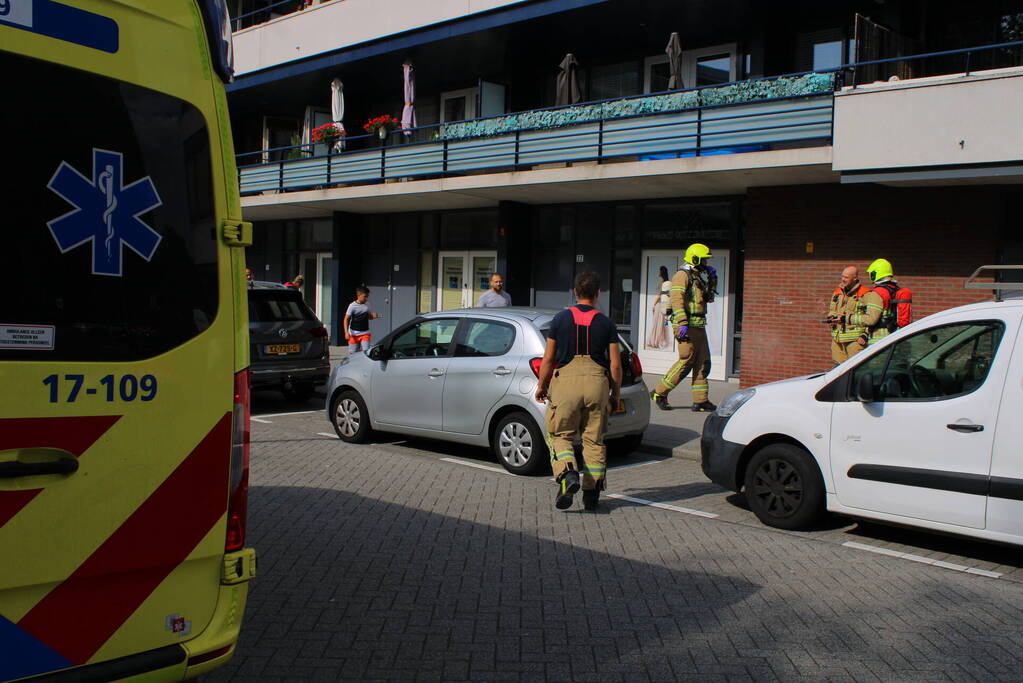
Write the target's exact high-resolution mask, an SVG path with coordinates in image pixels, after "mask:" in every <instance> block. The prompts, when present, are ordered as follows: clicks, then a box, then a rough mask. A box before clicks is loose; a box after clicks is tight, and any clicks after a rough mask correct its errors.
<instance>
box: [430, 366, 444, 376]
mask: <svg viewBox="0 0 1023 683" xmlns="http://www.w3.org/2000/svg"><path fill="white" fill-rule="evenodd" d="M443 374H444V371H443V370H438V369H437V368H434V369H432V370H430V371H429V372H428V373H426V376H427V377H441V376H443Z"/></svg>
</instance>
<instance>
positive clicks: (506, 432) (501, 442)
mask: <svg viewBox="0 0 1023 683" xmlns="http://www.w3.org/2000/svg"><path fill="white" fill-rule="evenodd" d="M490 447H491V450H493V451H494V455H496V456H497V459H498V460H499V461H500V462H501V464H502V465H503V466H504V469H506V470H508V471H509V472H511V473H512V474H529V473H531V472H535V471H536V470H537V469H539V468H540V467H541V466H542V465H543V464H544V463H546V462H549V459H550V454H549V451H548V450H547V444H546V443H545V442H544V439H543V434H542V433H541V432H540V428H539V427H537V426H536V422H534V421H533V418H531V417H530V416H529V415H527V414H526V413H524V412H521V411H515V412H514V413H508V414H507V415H505V416H504V417H502V418H501V421H500V422H498V423H497V426H496V427H494V431H493V433H492V434H491V437H490Z"/></svg>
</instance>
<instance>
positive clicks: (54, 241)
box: [0, 51, 218, 361]
mask: <svg viewBox="0 0 1023 683" xmlns="http://www.w3.org/2000/svg"><path fill="white" fill-rule="evenodd" d="M0 72H2V73H3V74H4V78H5V83H4V88H5V92H6V93H7V95H8V97H7V100H6V102H7V104H5V106H4V107H2V108H0V130H4V131H5V132H6V133H7V134H8V138H9V139H10V140H12V141H14V142H15V144H19V143H20V145H21V147H20V148H19V149H16V150H14V153H12V154H10V155H8V158H7V164H8V166H7V169H8V172H7V173H6V174H5V175H4V182H3V183H0V201H2V205H3V211H4V226H5V229H4V231H3V233H2V235H3V240H4V243H3V245H2V248H0V272H3V273H4V280H5V282H7V283H8V286H9V287H10V286H13V288H14V289H13V290H12V291H9V292H8V294H9V295H8V296H5V297H3V301H2V303H0V360H31V361H50V360H63V361H100V360H113V361H117V360H120V361H130V360H138V359H142V358H149V357H152V356H155V355H157V354H160V353H163V352H165V351H168V350H170V349H173V348H175V347H177V346H180V345H181V344H183V343H184V342H186V341H188V340H189V339H191V338H193V337H195V336H196V335H198V334H200V333H202V332H203V330H205V329H207V328H208V327H209V326H210V324H211V323H212V322H213V319H214V318H215V317H216V314H217V301H218V278H217V243H216V221H215V217H214V208H213V175H212V170H211V164H210V141H209V132H208V130H207V127H206V123H205V120H204V119H203V116H202V114H201V113H200V112H199V110H198V109H196V108H195V107H193V106H192V105H190V104H189V103H187V102H185V101H183V100H180V99H177V98H175V97H171V96H169V95H165V94H162V93H159V92H156V91H154V90H149V89H146V88H141V87H138V86H135V85H131V84H128V83H121V82H118V81H115V80H111V79H107V78H104V77H101V76H97V75H94V74H88V73H84V72H80V71H77V70H75V69H71V68H69V67H65V66H59V65H55V64H50V63H47V62H42V61H37V60H34V59H29V58H26V57H21V56H18V55H12V54H10V53H6V52H2V51H0ZM12 330H14V331H13V332H12ZM17 332H21V333H23V334H20V335H17V334H16V333H17ZM33 334H34V335H35V337H34V338H30V337H32V335H33ZM26 335H28V336H27V337H26ZM15 336H18V338H17V339H13V341H12V339H11V338H13V337H15Z"/></svg>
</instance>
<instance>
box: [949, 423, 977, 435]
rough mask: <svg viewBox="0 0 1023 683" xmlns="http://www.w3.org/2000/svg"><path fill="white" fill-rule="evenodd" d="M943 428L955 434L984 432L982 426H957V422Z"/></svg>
mask: <svg viewBox="0 0 1023 683" xmlns="http://www.w3.org/2000/svg"><path fill="white" fill-rule="evenodd" d="M945 426H946V427H948V428H949V429H951V430H953V431H956V432H964V433H969V432H982V431H984V425H975V424H959V423H958V422H953V423H952V424H949V425H945Z"/></svg>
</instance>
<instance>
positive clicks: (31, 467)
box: [0, 458, 78, 479]
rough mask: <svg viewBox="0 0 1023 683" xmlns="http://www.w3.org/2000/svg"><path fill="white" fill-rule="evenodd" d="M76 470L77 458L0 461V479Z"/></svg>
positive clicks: (64, 472)
mask: <svg viewBox="0 0 1023 683" xmlns="http://www.w3.org/2000/svg"><path fill="white" fill-rule="evenodd" d="M77 471H78V458H59V459H57V460H49V461H47V462H18V461H17V460H14V461H11V462H0V479H14V478H15V477H31V476H34V475H39V474H72V473H73V472H77Z"/></svg>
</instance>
